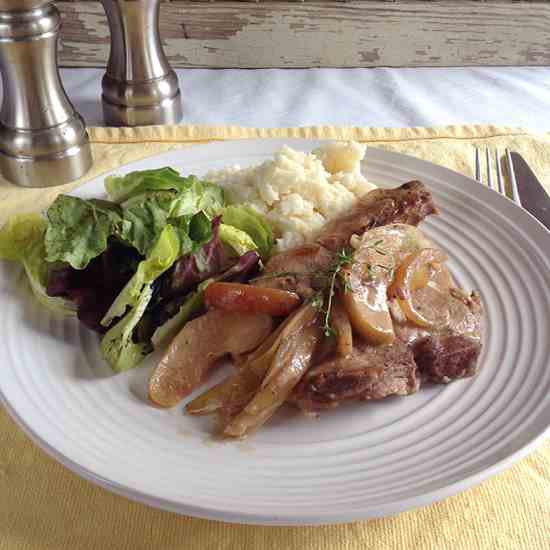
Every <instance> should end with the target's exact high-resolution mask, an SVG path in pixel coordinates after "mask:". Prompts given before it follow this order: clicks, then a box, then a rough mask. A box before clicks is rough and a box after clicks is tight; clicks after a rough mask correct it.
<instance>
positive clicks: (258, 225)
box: [222, 204, 274, 260]
mask: <svg viewBox="0 0 550 550" xmlns="http://www.w3.org/2000/svg"><path fill="white" fill-rule="evenodd" d="M222 223H224V224H226V225H231V226H233V227H235V228H237V229H240V230H241V231H244V232H245V233H247V234H248V235H249V236H250V237H251V238H252V240H253V241H254V243H255V244H256V247H257V250H258V253H259V254H260V256H261V257H262V260H267V259H268V258H269V256H270V255H271V250H272V248H273V242H274V240H273V231H272V230H271V227H270V225H269V224H268V222H267V221H266V220H265V219H264V217H263V216H262V215H261V214H258V213H257V212H255V211H254V210H252V208H250V207H248V206H243V205H238V204H235V205H231V206H226V207H225V208H224V209H223V210H222Z"/></svg>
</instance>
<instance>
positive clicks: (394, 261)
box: [342, 224, 423, 345]
mask: <svg viewBox="0 0 550 550" xmlns="http://www.w3.org/2000/svg"><path fill="white" fill-rule="evenodd" d="M422 243H423V236H422V234H421V233H420V231H419V230H418V229H417V228H416V227H413V226H411V225H404V224H392V225H384V226H382V227H377V228H375V229H371V230H370V231H367V232H366V233H365V234H364V235H363V237H362V238H361V240H360V241H359V242H358V245H357V249H356V251H355V254H354V256H353V262H352V263H351V265H350V266H349V267H347V268H346V269H345V270H344V279H345V283H346V284H345V290H346V291H345V292H344V294H343V295H342V300H343V302H344V306H345V308H346V310H347V312H348V316H349V319H350V321H351V324H352V326H353V328H354V329H355V330H356V331H357V332H358V333H359V334H360V335H361V336H363V337H364V338H365V339H367V340H368V341H369V342H370V343H371V344H374V345H381V344H390V343H391V342H392V341H393V339H394V338H395V333H394V330H393V323H392V318H391V315H390V312H389V308H388V298H387V290H388V286H389V285H390V284H391V282H392V279H393V272H394V269H395V268H396V266H398V265H399V264H400V262H401V259H402V258H403V257H404V256H406V255H408V254H409V253H411V252H413V251H416V250H418V249H419V248H420V247H421V246H422Z"/></svg>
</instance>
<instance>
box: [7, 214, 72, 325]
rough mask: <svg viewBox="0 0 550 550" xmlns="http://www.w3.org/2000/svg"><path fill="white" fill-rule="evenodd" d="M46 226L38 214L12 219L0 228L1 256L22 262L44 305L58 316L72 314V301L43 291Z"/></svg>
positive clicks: (34, 291)
mask: <svg viewBox="0 0 550 550" xmlns="http://www.w3.org/2000/svg"><path fill="white" fill-rule="evenodd" d="M46 226H47V222H46V220H45V219H44V218H43V217H42V216H40V215H39V214H21V215H18V216H14V217H13V218H11V219H10V220H9V221H8V222H7V223H6V224H5V225H4V227H2V229H0V259H2V260H10V261H14V262H20V263H22V264H23V267H24V268H25V273H26V274H27V277H28V279H29V283H30V285H31V288H32V291H33V293H34V295H35V296H36V299H37V300H38V301H39V302H40V303H41V304H42V305H43V306H44V307H46V308H48V309H49V310H50V311H51V312H52V313H54V314H56V315H59V316H74V315H76V308H75V306H74V305H73V304H72V303H71V302H69V301H67V300H64V299H63V298H52V297H50V296H48V295H47V294H46V285H47V283H48V262H47V261H46V248H45V246H44V233H45V231H46Z"/></svg>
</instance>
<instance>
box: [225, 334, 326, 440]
mask: <svg viewBox="0 0 550 550" xmlns="http://www.w3.org/2000/svg"><path fill="white" fill-rule="evenodd" d="M321 338H322V331H321V329H320V328H319V327H317V326H315V325H311V326H308V327H306V328H304V329H303V330H301V331H300V332H298V333H296V334H294V335H293V337H292V338H289V339H287V340H285V341H284V342H283V343H282V344H281V347H280V349H279V351H278V353H277V355H276V356H275V359H274V361H273V364H272V366H271V368H270V376H269V377H268V379H267V381H264V383H263V384H262V387H261V388H260V389H259V390H258V392H257V393H256V394H255V395H254V397H253V398H252V399H251V401H250V402H249V403H248V404H247V405H246V407H244V409H243V410H242V411H241V412H240V413H239V414H238V415H237V416H236V417H235V418H233V419H232V420H231V421H230V422H229V424H228V425H227V426H226V427H225V429H224V430H223V434H224V435H226V436H228V437H245V436H247V435H248V434H249V433H250V432H252V431H254V430H257V429H258V428H259V427H260V426H262V425H263V424H264V423H265V422H266V421H267V420H269V418H271V416H273V414H274V413H275V411H276V410H277V409H278V408H279V407H280V406H281V405H282V404H283V403H284V402H285V401H286V399H287V398H288V396H289V395H290V394H291V393H292V390H293V389H294V388H295V387H296V385H297V384H298V382H300V380H301V378H302V376H303V375H304V374H305V373H306V371H307V369H308V368H309V366H310V363H311V358H312V356H313V352H314V349H315V346H316V345H317V343H318V342H319V340H320V339H321Z"/></svg>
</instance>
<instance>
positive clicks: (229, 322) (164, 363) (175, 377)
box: [149, 309, 272, 407]
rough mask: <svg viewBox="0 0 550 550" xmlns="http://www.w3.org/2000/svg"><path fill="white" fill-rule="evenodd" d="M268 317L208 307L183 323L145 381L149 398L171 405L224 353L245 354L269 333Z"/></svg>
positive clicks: (164, 405) (161, 404)
mask: <svg viewBox="0 0 550 550" xmlns="http://www.w3.org/2000/svg"><path fill="white" fill-rule="evenodd" d="M271 329H272V319H271V317H270V316H269V315H266V314H264V313H231V312H228V311H222V310H216V309H214V310H211V311H209V312H207V313H206V314H205V315H202V316H201V317H198V318H197V319H194V320H193V321H190V322H189V323H187V324H186V325H185V326H184V327H183V329H182V330H181V332H180V333H179V334H178V335H177V336H176V337H175V338H174V340H173V342H172V344H170V347H169V348H168V351H167V352H166V354H165V355H164V357H163V358H162V360H161V361H160V363H159V364H158V366H157V368H156V369H155V370H154V371H153V374H152V376H151V379H150V380H149V397H150V399H151V401H153V402H154V403H156V404H157V405H160V406H162V407H173V406H174V405H177V403H179V401H181V399H183V398H184V397H185V396H186V395H189V394H190V393H191V392H192V391H193V390H194V389H196V388H197V387H198V386H199V385H200V384H201V382H203V380H204V378H205V376H206V374H207V373H208V371H209V370H210V368H211V367H212V366H213V365H214V364H215V362H216V361H217V360H218V359H220V358H221V357H223V356H224V355H226V354H229V353H233V354H238V353H246V352H248V351H251V350H253V349H254V348H256V347H257V346H259V345H260V344H261V343H262V341H263V340H264V339H265V338H267V337H268V336H269V333H270V332H271Z"/></svg>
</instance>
